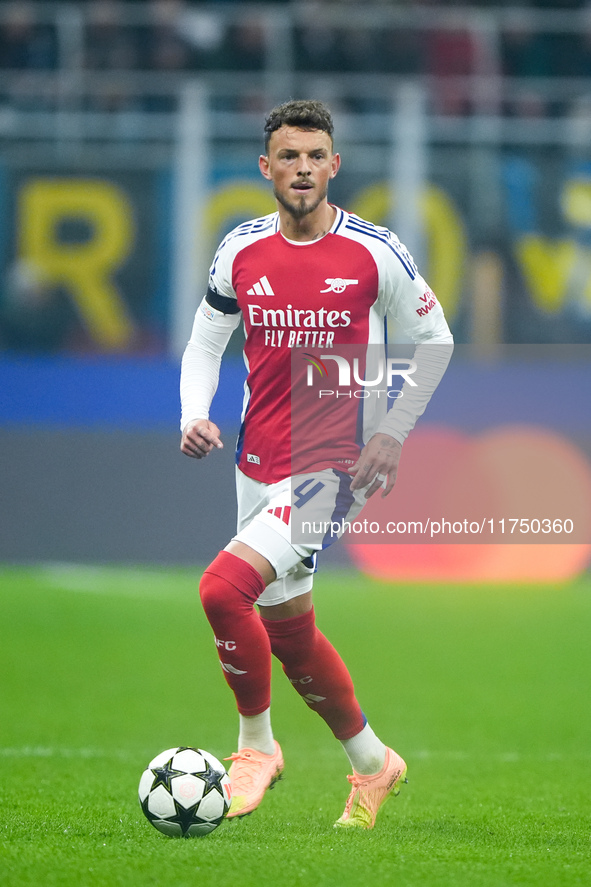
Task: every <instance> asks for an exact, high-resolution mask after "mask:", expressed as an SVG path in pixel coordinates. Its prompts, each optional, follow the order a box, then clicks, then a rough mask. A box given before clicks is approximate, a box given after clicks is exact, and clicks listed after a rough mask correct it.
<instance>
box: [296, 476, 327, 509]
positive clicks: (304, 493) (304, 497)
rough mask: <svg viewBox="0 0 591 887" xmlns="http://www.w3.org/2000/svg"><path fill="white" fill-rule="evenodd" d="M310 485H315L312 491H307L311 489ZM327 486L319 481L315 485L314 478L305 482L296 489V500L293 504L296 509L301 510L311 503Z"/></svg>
mask: <svg viewBox="0 0 591 887" xmlns="http://www.w3.org/2000/svg"><path fill="white" fill-rule="evenodd" d="M310 484H314V486H313V487H312V488H311V489H307V488H309V487H310ZM325 486H326V484H323V483H322V481H320V480H319V481H317V482H316V483H314V478H313V477H311V478H310V479H309V480H305V481H304V482H303V483H301V484H300V485H299V487H296V488H295V490H294V491H293V495H294V500H293V504H294V505H295V507H296V508H301V507H302V505H305V504H306V502H309V501H310V499H312V498H313V497H314V496H315V495H316V493H319V492H320V490H323V489H324V487H325Z"/></svg>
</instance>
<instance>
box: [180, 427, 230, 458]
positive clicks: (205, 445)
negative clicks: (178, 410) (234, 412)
mask: <svg viewBox="0 0 591 887" xmlns="http://www.w3.org/2000/svg"><path fill="white" fill-rule="evenodd" d="M223 448H224V445H223V443H222V442H221V440H220V429H219V428H218V427H217V425H215V424H214V423H213V422H210V421H209V419H195V420H194V421H193V422H188V423H187V424H186V425H185V427H184V429H183V435H182V438H181V453H184V454H185V456H190V457H191V458H192V459H203V457H204V456H207V454H208V453H211V451H212V450H213V449H216V450H222V449H223Z"/></svg>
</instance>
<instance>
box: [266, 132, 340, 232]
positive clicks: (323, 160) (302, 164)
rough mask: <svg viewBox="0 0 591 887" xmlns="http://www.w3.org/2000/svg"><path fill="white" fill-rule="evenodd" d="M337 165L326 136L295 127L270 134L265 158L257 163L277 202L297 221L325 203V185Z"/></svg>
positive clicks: (334, 173) (336, 158)
mask: <svg viewBox="0 0 591 887" xmlns="http://www.w3.org/2000/svg"><path fill="white" fill-rule="evenodd" d="M340 163H341V159H340V157H339V155H338V154H333V151H332V142H331V139H330V136H329V135H328V133H326V132H322V131H321V130H318V129H314V130H305V129H298V128H297V127H295V126H282V127H281V128H280V129H277V130H276V131H275V132H274V133H272V134H271V139H270V142H269V149H268V154H267V156H266V157H260V159H259V167H260V170H261V172H262V174H263V175H264V177H265V178H266V179H269V181H271V182H273V193H274V194H275V197H276V199H277V200H278V201H279V203H280V204H281V205H282V206H283V207H285V209H286V210H287V211H288V212H289V213H290V214H291V215H292V216H293V217H294V218H296V219H302V218H304V216H307V215H309V214H310V213H312V212H314V210H315V209H317V207H318V206H320V204H321V203H323V202H324V201H325V200H326V194H327V190H328V183H329V181H330V179H333V178H334V177H335V176H336V174H337V172H338V169H339V166H340Z"/></svg>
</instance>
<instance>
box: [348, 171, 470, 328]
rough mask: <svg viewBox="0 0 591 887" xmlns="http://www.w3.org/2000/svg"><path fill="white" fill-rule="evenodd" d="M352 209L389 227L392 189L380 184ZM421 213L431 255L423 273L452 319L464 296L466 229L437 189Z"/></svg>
mask: <svg viewBox="0 0 591 887" xmlns="http://www.w3.org/2000/svg"><path fill="white" fill-rule="evenodd" d="M351 208H352V211H353V212H355V213H357V214H358V215H360V216H361V217H362V218H364V219H368V221H371V222H374V223H375V224H379V225H380V224H381V225H386V224H387V223H388V217H389V215H390V209H391V207H390V190H389V187H388V185H387V184H386V183H385V182H378V183H377V184H374V185H370V186H369V187H368V188H364V189H363V190H362V191H360V192H359V194H357V196H356V197H355V198H354V200H353V201H352V206H351ZM421 209H422V213H423V220H424V223H425V233H426V240H427V251H428V254H427V268H426V269H421V268H419V272H420V273H421V274H422V275H423V276H424V277H425V278H426V280H427V282H428V283H429V285H430V286H431V287H432V288H433V290H434V292H435V293H436V295H437V298H438V299H439V301H440V302H441V304H442V306H443V308H444V309H445V313H446V315H447V317H448V319H450V318H453V316H454V315H455V312H456V310H457V307H458V304H459V302H460V298H461V295H462V285H463V280H464V266H465V263H466V256H467V251H468V247H467V240H466V233H465V231H464V225H463V222H462V219H461V217H460V215H459V213H458V211H457V210H456V208H455V207H454V205H453V203H452V202H451V200H450V198H449V197H448V195H447V194H446V193H445V192H444V191H442V190H441V188H437V187H436V186H435V185H427V186H426V188H425V191H424V192H423V195H422V198H421ZM397 233H398V232H397ZM401 240H404V238H403V237H401Z"/></svg>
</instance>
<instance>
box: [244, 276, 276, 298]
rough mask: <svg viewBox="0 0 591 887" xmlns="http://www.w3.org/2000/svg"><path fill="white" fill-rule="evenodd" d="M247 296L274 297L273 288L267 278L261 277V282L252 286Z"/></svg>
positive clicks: (258, 281) (247, 291)
mask: <svg viewBox="0 0 591 887" xmlns="http://www.w3.org/2000/svg"><path fill="white" fill-rule="evenodd" d="M246 295H247V296H274V295H275V293H274V292H273V287H272V286H271V284H270V283H269V281H268V280H267V278H266V277H261V278H260V280H257V282H256V283H255V284H254V286H251V288H250V289H249V290H246Z"/></svg>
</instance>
